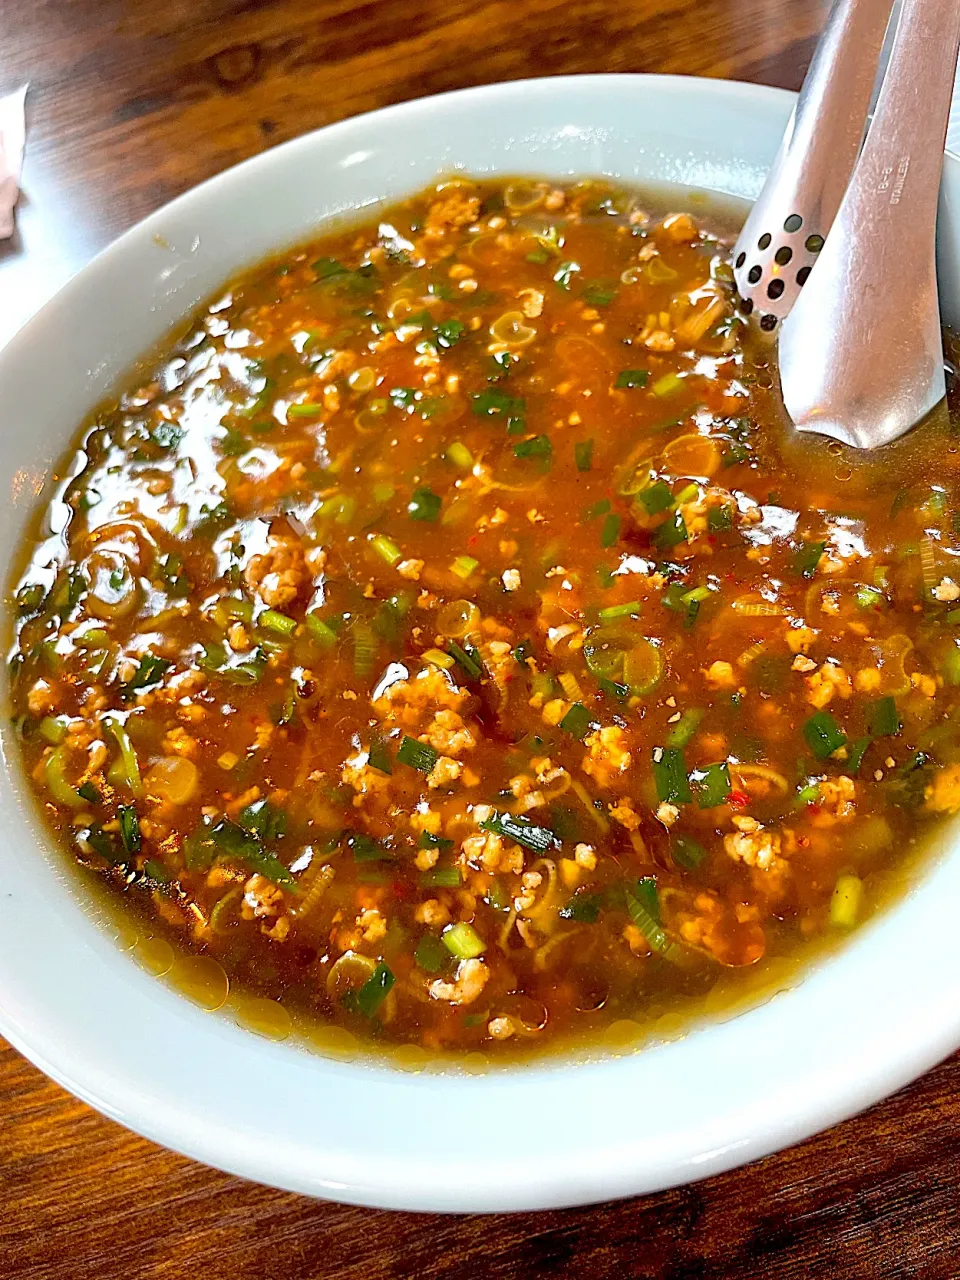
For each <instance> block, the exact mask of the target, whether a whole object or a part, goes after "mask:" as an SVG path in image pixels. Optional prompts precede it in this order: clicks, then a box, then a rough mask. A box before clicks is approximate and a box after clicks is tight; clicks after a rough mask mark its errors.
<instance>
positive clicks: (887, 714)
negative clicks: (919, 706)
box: [867, 696, 902, 738]
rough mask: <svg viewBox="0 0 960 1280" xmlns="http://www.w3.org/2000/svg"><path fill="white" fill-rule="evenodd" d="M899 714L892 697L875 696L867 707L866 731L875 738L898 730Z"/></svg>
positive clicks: (899, 725) (899, 726)
mask: <svg viewBox="0 0 960 1280" xmlns="http://www.w3.org/2000/svg"><path fill="white" fill-rule="evenodd" d="M901 727H902V726H901V723H900V716H899V713H898V712H897V704H896V702H895V701H894V699H893V698H892V697H889V696H888V697H886V698H877V700H876V701H875V702H871V703H870V705H869V706H868V707H867V731H868V732H869V733H870V734H872V735H873V737H875V738H883V737H886V736H888V735H891V734H896V733H899V732H900V729H901Z"/></svg>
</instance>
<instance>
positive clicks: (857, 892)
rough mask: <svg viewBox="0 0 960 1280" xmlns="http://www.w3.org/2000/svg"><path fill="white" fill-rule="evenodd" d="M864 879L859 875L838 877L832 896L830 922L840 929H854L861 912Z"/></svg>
mask: <svg viewBox="0 0 960 1280" xmlns="http://www.w3.org/2000/svg"><path fill="white" fill-rule="evenodd" d="M862 900H863V881H862V880H861V879H860V877H859V876H853V875H844V876H838V877H837V883H836V884H835V885H834V887H833V893H832V894H831V897H830V923H831V924H832V925H834V926H835V927H836V928H838V929H852V928H853V926H854V925H855V924H856V923H857V917H858V916H859V914H860V903H861V901H862Z"/></svg>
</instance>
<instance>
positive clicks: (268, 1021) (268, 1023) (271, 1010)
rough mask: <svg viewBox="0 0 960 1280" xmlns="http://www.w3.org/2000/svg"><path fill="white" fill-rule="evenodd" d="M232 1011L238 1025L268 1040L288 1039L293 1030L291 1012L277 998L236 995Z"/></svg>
mask: <svg viewBox="0 0 960 1280" xmlns="http://www.w3.org/2000/svg"><path fill="white" fill-rule="evenodd" d="M231 1013H232V1014H233V1016H234V1019H235V1021H236V1023H237V1025H238V1026H241V1027H244V1028H245V1029H246V1030H247V1031H253V1032H255V1033H256V1034H257V1035H258V1036H263V1037H264V1039H266V1040H286V1038H287V1036H289V1035H290V1033H291V1032H292V1031H293V1021H292V1019H291V1017H290V1014H289V1013H288V1012H287V1011H286V1009H285V1008H284V1007H283V1005H282V1004H278V1003H277V1001H276V1000H267V999H265V998H264V997H262V996H241V997H235V998H234V1003H233V1005H232V1008H231Z"/></svg>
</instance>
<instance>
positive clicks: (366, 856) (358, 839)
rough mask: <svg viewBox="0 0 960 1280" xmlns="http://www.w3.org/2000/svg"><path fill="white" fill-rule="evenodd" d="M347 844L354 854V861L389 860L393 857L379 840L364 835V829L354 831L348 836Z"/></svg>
mask: <svg viewBox="0 0 960 1280" xmlns="http://www.w3.org/2000/svg"><path fill="white" fill-rule="evenodd" d="M347 845H348V846H349V849H350V852H351V853H352V854H353V860H354V862H389V861H390V858H391V854H390V850H389V849H386V848H384V846H383V845H382V844H380V842H379V841H378V840H374V839H373V837H372V836H368V835H364V833H363V832H362V831H352V832H351V833H350V835H349V836H348V837H347Z"/></svg>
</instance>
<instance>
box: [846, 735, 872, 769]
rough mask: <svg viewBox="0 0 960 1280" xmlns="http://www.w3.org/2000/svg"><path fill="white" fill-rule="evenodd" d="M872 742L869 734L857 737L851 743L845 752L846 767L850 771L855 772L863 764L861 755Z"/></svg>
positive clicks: (863, 754)
mask: <svg viewBox="0 0 960 1280" xmlns="http://www.w3.org/2000/svg"><path fill="white" fill-rule="evenodd" d="M872 742H873V739H872V738H871V737H869V736H867V737H863V738H858V739H857V740H856V742H854V743H852V744H851V746H850V750H849V752H848V753H847V769H848V770H849V771H850V773H857V772H858V771H859V769H860V766H861V765H862V764H863V757H864V756H865V755H866V754H867V747H869V746H870V744H871V743H872Z"/></svg>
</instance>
